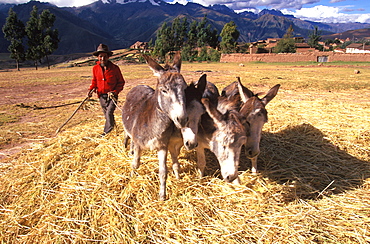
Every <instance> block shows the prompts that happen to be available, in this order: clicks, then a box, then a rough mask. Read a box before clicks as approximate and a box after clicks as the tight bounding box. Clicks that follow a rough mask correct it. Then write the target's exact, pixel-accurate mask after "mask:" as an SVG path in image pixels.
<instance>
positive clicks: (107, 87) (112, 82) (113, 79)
mask: <svg viewBox="0 0 370 244" xmlns="http://www.w3.org/2000/svg"><path fill="white" fill-rule="evenodd" d="M124 85H125V80H124V79H123V76H122V73H121V70H120V69H119V67H118V66H117V65H115V64H113V63H112V62H111V61H108V65H107V66H106V67H105V71H104V73H103V69H102V67H101V66H100V62H99V61H98V62H96V65H95V66H94V67H93V78H92V81H91V85H90V88H89V89H90V90H92V89H94V88H96V93H97V94H98V97H100V96H101V95H102V94H107V93H108V92H114V94H115V95H116V96H117V95H118V94H119V93H120V92H121V91H122V90H123V86H124Z"/></svg>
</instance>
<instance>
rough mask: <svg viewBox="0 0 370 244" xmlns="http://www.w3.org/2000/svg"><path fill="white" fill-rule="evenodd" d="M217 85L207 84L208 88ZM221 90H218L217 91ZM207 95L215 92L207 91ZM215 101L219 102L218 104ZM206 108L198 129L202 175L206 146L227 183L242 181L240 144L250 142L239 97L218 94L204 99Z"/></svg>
mask: <svg viewBox="0 0 370 244" xmlns="http://www.w3.org/2000/svg"><path fill="white" fill-rule="evenodd" d="M209 87H215V86H209V85H207V88H209ZM217 93H218V91H217ZM205 94H206V95H205V96H210V95H211V94H212V92H211V93H210V91H209V90H208V91H207V92H205ZM215 102H216V103H215ZM202 103H203V105H204V107H205V109H206V111H207V113H206V114H204V115H202V119H201V124H200V127H199V132H198V144H199V145H198V147H197V148H196V151H197V166H198V172H199V176H200V177H203V176H204V170H205V166H206V159H205V153H204V149H206V148H207V149H210V150H211V152H213V153H214V154H215V156H216V158H217V160H218V162H219V164H220V168H221V175H222V177H223V179H224V180H225V181H226V182H235V183H239V176H238V168H239V159H240V152H241V147H242V146H243V144H245V143H246V141H247V137H246V134H247V132H246V131H247V128H246V127H245V126H244V122H243V120H242V119H243V118H245V115H244V114H241V113H240V112H239V111H238V110H237V109H235V108H236V105H237V100H236V99H234V100H233V101H232V100H228V99H225V98H224V97H218V99H217V100H211V99H210V98H208V97H205V98H202Z"/></svg>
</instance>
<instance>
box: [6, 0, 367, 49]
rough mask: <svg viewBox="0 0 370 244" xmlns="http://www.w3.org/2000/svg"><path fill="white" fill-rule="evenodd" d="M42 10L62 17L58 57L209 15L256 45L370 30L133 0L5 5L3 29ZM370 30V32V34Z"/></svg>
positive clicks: (124, 43)
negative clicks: (12, 18) (11, 15)
mask: <svg viewBox="0 0 370 244" xmlns="http://www.w3.org/2000/svg"><path fill="white" fill-rule="evenodd" d="M34 5H36V6H37V7H38V9H39V11H40V12H41V11H42V10H43V9H49V10H50V12H51V13H53V14H54V15H55V16H56V21H55V24H54V27H55V28H57V29H58V30H59V36H60V43H59V48H58V50H57V51H55V54H71V53H86V52H92V51H94V50H95V49H96V47H97V45H99V43H106V44H107V45H109V46H110V48H111V49H120V48H127V47H129V46H130V45H132V44H133V43H135V42H136V41H149V40H151V39H153V40H154V39H155V37H156V31H157V30H158V29H159V28H160V27H161V25H162V24H163V22H165V21H166V22H167V23H170V22H171V21H172V20H173V19H174V18H176V17H186V18H187V19H188V22H189V23H191V22H192V21H193V20H197V21H201V20H202V18H203V17H204V16H205V15H206V16H207V19H208V21H209V23H210V24H211V25H212V27H213V28H216V29H217V30H218V31H219V33H220V32H221V30H222V28H223V26H224V25H225V24H226V23H228V22H230V21H234V22H235V24H236V25H237V28H238V30H239V32H240V37H239V40H238V41H240V42H252V41H257V40H263V39H266V38H279V37H282V36H283V35H284V34H285V33H286V31H287V29H288V28H289V26H290V25H292V26H293V29H294V35H295V36H302V37H304V38H307V37H308V35H309V34H310V33H311V32H312V30H313V29H314V27H315V26H317V27H318V29H319V30H320V31H321V34H322V35H330V34H335V33H338V32H343V31H348V30H356V29H363V28H370V24H362V23H345V24H338V23H336V24H333V23H319V22H312V21H305V20H300V19H298V18H295V17H294V16H292V15H284V14H283V13H282V12H280V11H278V10H267V9H265V10H263V11H261V12H260V13H258V14H254V13H252V12H241V13H235V12H234V11H233V10H231V9H229V8H228V7H226V6H224V5H213V6H210V7H204V6H202V5H200V4H196V3H191V2H189V3H187V4H186V5H181V4H178V3H176V4H169V3H166V2H164V1H162V0H130V1H124V4H121V3H116V1H111V3H103V2H102V1H97V2H94V3H92V4H89V5H86V6H81V7H57V6H55V5H52V4H49V3H42V2H38V1H30V2H28V3H25V4H18V5H15V4H0V25H1V26H3V25H4V23H5V21H6V17H7V15H8V10H9V8H10V7H12V8H13V10H14V11H15V12H16V13H17V16H18V18H19V19H21V20H22V21H23V22H24V23H26V22H27V21H28V19H29V14H30V12H31V10H32V8H33V6H34ZM369 30H370V29H369ZM8 45H9V42H8V41H7V40H5V39H4V37H3V35H0V53H4V52H7V47H8Z"/></svg>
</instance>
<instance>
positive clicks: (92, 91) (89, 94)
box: [87, 88, 96, 97]
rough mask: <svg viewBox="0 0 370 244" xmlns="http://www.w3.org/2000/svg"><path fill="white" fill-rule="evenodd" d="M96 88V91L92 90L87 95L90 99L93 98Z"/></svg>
mask: <svg viewBox="0 0 370 244" xmlns="http://www.w3.org/2000/svg"><path fill="white" fill-rule="evenodd" d="M95 90H96V89H95V88H94V89H91V90H89V92H88V93H87V96H88V97H91V96H92V94H93V93H94V92H95Z"/></svg>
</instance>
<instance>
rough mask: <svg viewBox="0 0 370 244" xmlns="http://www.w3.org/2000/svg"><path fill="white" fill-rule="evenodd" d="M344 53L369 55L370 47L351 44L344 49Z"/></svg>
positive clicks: (362, 44)
mask: <svg viewBox="0 0 370 244" xmlns="http://www.w3.org/2000/svg"><path fill="white" fill-rule="evenodd" d="M346 53H370V45H365V43H352V44H350V45H348V46H347V47H346Z"/></svg>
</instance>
